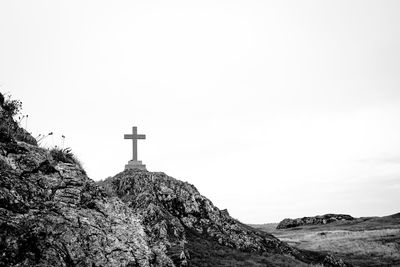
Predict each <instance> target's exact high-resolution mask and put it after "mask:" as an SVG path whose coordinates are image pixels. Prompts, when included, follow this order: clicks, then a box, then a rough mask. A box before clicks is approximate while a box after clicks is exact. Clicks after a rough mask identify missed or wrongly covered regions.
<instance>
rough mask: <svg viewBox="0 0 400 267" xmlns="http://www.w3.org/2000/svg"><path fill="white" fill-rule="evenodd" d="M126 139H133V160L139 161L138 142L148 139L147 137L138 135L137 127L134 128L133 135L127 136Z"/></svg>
mask: <svg viewBox="0 0 400 267" xmlns="http://www.w3.org/2000/svg"><path fill="white" fill-rule="evenodd" d="M124 139H132V160H133V161H137V154H138V153H137V140H138V139H146V135H144V134H137V127H136V126H133V127H132V134H125V135H124Z"/></svg>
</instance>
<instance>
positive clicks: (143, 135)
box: [124, 134, 146, 139]
mask: <svg viewBox="0 0 400 267" xmlns="http://www.w3.org/2000/svg"><path fill="white" fill-rule="evenodd" d="M124 139H146V135H145V134H135V135H133V134H124Z"/></svg>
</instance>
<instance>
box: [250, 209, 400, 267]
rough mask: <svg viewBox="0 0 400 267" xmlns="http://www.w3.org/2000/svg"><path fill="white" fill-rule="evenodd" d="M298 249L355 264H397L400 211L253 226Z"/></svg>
mask: <svg viewBox="0 0 400 267" xmlns="http://www.w3.org/2000/svg"><path fill="white" fill-rule="evenodd" d="M252 226H253V227H255V228H257V229H259V230H262V231H265V232H268V233H272V234H273V235H274V236H276V237H278V238H279V239H280V240H282V241H285V242H288V243H289V244H290V245H292V246H294V247H297V248H298V249H303V250H311V251H315V252H321V251H323V252H328V253H333V254H335V255H337V256H339V257H341V258H343V259H345V260H346V261H347V262H350V263H352V264H354V265H356V266H400V213H396V214H393V215H389V216H383V217H362V218H354V219H353V220H336V221H334V222H331V223H326V224H309V225H304V224H303V225H298V226H295V227H290V228H283V229H282V228H281V229H277V226H278V224H277V223H276V224H261V225H252Z"/></svg>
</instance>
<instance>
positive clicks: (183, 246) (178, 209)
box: [0, 110, 346, 267]
mask: <svg viewBox="0 0 400 267" xmlns="http://www.w3.org/2000/svg"><path fill="white" fill-rule="evenodd" d="M0 111H1V110H0ZM4 114H6V113H1V115H2V117H0V118H1V120H0V266H92V267H93V266H171V267H173V266H214V265H213V263H215V262H216V259H217V258H218V260H220V259H221V255H225V256H224V257H225V258H227V259H228V260H229V258H230V257H231V256H232V255H234V256H237V255H242V257H246V258H245V259H244V260H246V259H249V258H252V255H255V256H257V257H258V258H259V260H260V261H259V262H260V264H263V263H264V264H265V263H268V264H267V265H272V266H273V265H275V264H274V261H276V259H277V257H275V255H279V257H278V258H279V260H280V261H281V260H284V261H285V262H286V263H287V262H291V264H290V265H292V266H297V265H299V264H303V265H304V263H313V264H314V263H320V264H324V265H326V266H346V264H344V263H343V262H342V261H340V260H337V259H335V258H334V257H331V256H326V255H323V254H318V253H317V254H316V253H308V252H304V251H299V250H297V249H295V248H292V247H290V246H289V245H287V244H286V243H284V242H281V241H279V240H278V239H277V238H275V237H274V236H272V235H270V234H266V233H263V232H260V231H257V230H255V229H253V228H251V227H249V226H246V225H243V224H241V223H240V222H238V221H237V220H235V219H233V218H232V217H230V215H229V213H228V212H227V211H226V210H222V211H221V210H219V209H218V208H217V207H215V206H214V205H213V204H212V203H211V201H210V200H208V199H207V198H206V197H204V196H202V195H201V194H200V193H199V192H198V191H197V189H196V188H195V187H194V186H193V185H191V184H189V183H186V182H181V181H179V180H176V179H174V178H172V177H169V176H167V175H165V174H164V173H152V172H147V171H139V170H126V171H124V172H122V173H119V174H117V175H116V176H115V177H112V178H108V179H106V180H105V181H102V182H99V183H95V182H94V181H92V180H91V179H89V178H88V177H87V176H86V174H85V171H84V170H83V169H82V168H81V166H80V164H79V162H76V161H74V160H73V157H71V155H64V156H60V155H59V153H70V151H63V150H62V151H57V153H51V152H50V151H49V150H48V149H44V148H41V147H39V146H38V145H37V144H36V141H35V140H34V138H33V137H32V136H30V135H29V133H27V132H26V131H25V130H23V129H22V128H20V127H19V126H18V124H17V123H15V121H14V120H12V117H10V116H8V117H7V115H4ZM55 155H57V156H55ZM65 159H68V160H65ZM213 248H216V249H217V250H216V251H214V250H213ZM207 249H208V250H209V251H207ZM221 253H222V254H221ZM223 253H225V254H223ZM206 257H209V259H207V260H208V262H205V261H204V259H205V258H206ZM196 259H200V260H201V261H200V260H199V261H197V263H196ZM235 260H236V262H239V263H240V262H243V261H244V260H243V259H242V258H240V257H237V259H235ZM199 262H200V263H199ZM243 264H244V263H243ZM249 264H250V265H249ZM235 265H237V264H235ZM287 265H288V264H287ZM219 266H232V263H231V262H229V261H228V262H227V263H226V265H222V263H221V265H219ZM246 266H252V264H251V262H250V263H249V262H247V261H246ZM253 266H256V264H254V265H253ZM257 266H259V265H257Z"/></svg>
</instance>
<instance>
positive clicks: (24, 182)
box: [0, 121, 168, 266]
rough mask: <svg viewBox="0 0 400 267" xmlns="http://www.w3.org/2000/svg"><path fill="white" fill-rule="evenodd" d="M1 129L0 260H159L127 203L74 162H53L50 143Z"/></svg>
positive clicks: (16, 262)
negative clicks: (19, 137) (47, 145)
mask: <svg viewBox="0 0 400 267" xmlns="http://www.w3.org/2000/svg"><path fill="white" fill-rule="evenodd" d="M3 122H4V121H0V123H3ZM6 133H7V134H8V137H9V138H7V139H6V140H4V139H2V140H0V266H151V265H154V262H157V261H158V262H163V258H166V256H165V255H164V254H163V253H162V252H159V251H155V250H153V249H152V248H151V247H150V246H149V240H148V237H147V235H146V233H145V230H144V228H143V225H142V224H141V222H140V220H139V218H138V216H137V215H136V214H135V213H134V212H133V211H132V209H130V208H129V207H127V205H125V204H124V203H123V202H122V201H121V200H119V199H118V198H115V197H114V198H113V197H108V196H107V195H106V194H105V193H104V192H103V191H102V190H101V189H100V188H99V187H98V186H97V185H96V184H95V183H94V182H93V181H92V180H90V179H89V178H88V177H87V176H86V175H85V174H84V171H83V170H82V169H81V168H80V167H79V166H78V165H76V164H72V163H64V162H57V161H55V160H54V159H53V158H52V157H51V154H50V153H49V151H48V150H46V149H43V148H40V147H38V146H36V145H35V144H28V143H26V142H20V141H17V140H16V139H15V138H14V136H13V135H12V131H10V133H11V134H9V132H6ZM163 265H164V266H168V264H167V263H166V264H160V266H163Z"/></svg>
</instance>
